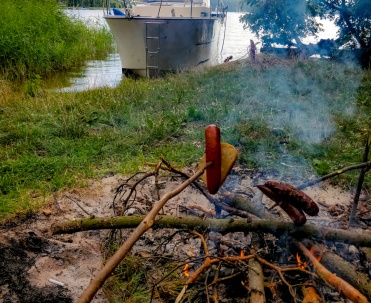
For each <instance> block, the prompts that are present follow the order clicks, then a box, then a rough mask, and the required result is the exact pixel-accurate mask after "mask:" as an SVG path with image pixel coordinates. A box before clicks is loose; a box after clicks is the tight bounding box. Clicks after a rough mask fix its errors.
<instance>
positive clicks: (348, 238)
mask: <svg viewBox="0 0 371 303" xmlns="http://www.w3.org/2000/svg"><path fill="white" fill-rule="evenodd" d="M143 218H144V216H130V217H115V218H83V219H77V220H71V221H66V222H59V223H56V224H54V226H53V234H63V233H74V232H80V231H85V230H96V229H113V228H135V227H137V226H138V225H139V224H140V223H141V222H142V221H143ZM151 228H153V229H159V228H176V229H187V230H198V231H205V230H209V231H216V232H219V233H222V234H226V233H230V232H240V231H245V232H254V231H259V232H266V233H271V234H274V235H276V236H281V235H283V234H288V235H291V236H295V237H297V238H314V239H318V240H321V241H335V242H342V243H346V244H353V245H359V246H365V247H371V234H370V232H369V231H364V230H362V229H352V230H344V229H337V228H328V227H322V226H318V225H311V224H306V225H303V226H295V224H293V223H291V222H280V221H272V220H271V219H265V220H259V219H256V220H252V221H251V222H247V220H246V219H209V218H206V219H201V218H197V217H194V216H184V217H180V218H176V217H173V216H158V218H157V220H156V221H154V222H152V225H151Z"/></svg>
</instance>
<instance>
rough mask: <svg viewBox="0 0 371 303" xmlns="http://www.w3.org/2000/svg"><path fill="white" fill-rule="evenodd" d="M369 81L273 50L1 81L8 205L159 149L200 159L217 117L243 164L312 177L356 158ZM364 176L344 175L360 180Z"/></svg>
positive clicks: (2, 179) (0, 205)
mask: <svg viewBox="0 0 371 303" xmlns="http://www.w3.org/2000/svg"><path fill="white" fill-rule="evenodd" d="M228 66H229V67H228ZM370 84H371V74H370V73H369V72H364V71H361V70H360V69H358V68H356V67H354V66H345V65H337V64H334V63H330V62H278V63H277V64H276V63H275V62H273V61H272V62H270V64H269V67H251V66H249V65H247V64H245V65H241V64H240V65H237V64H231V65H224V66H222V67H219V68H213V69H211V70H208V71H206V72H204V73H201V72H200V73H189V74H182V75H175V76H171V77H169V78H167V79H157V80H148V79H141V80H138V81H133V80H130V79H124V80H123V81H122V82H121V84H120V85H119V86H118V87H117V88H99V89H94V90H90V91H84V92H76V93H60V92H52V91H47V90H43V89H42V87H37V90H38V92H39V93H38V94H36V95H33V97H31V96H30V94H28V93H25V91H24V90H23V89H20V88H19V86H17V87H16V86H13V85H12V84H10V83H8V82H4V81H2V82H0V94H1V95H2V96H3V98H2V99H1V100H0V194H1V195H0V216H2V217H4V216H7V215H9V214H15V213H18V212H25V211H27V210H29V209H32V208H34V207H36V206H38V205H40V203H46V202H47V201H48V199H49V197H50V196H51V195H52V194H53V193H55V192H58V191H59V190H61V189H63V188H69V187H74V186H82V185H84V182H85V180H87V179H88V178H92V177H93V178H94V177H99V176H102V175H105V174H107V173H111V172H113V173H122V174H131V173H134V172H136V171H138V170H141V169H142V168H143V166H144V165H145V162H147V161H156V160H157V159H158V157H160V156H164V157H165V158H166V159H167V160H169V161H171V162H173V163H174V164H176V165H178V166H183V165H189V164H191V163H195V162H197V161H198V160H199V158H200V157H201V155H202V153H203V151H204V149H203V129H204V126H205V125H207V124H209V123H217V124H218V125H219V126H220V127H221V129H222V139H223V141H226V142H229V143H231V144H233V145H235V146H236V147H237V148H238V149H239V151H240V159H239V162H240V164H242V165H246V166H248V167H250V168H270V169H274V170H275V171H276V172H277V178H282V177H294V176H295V177H296V178H298V179H300V180H305V179H308V178H311V177H313V176H318V175H323V174H326V173H328V172H331V171H333V170H335V169H337V168H341V167H344V166H347V165H350V164H354V163H359V162H360V161H361V159H362V153H363V148H364V140H365V136H366V130H367V129H368V128H369V127H370V125H369V123H370V122H369V121H370V119H369V117H370V113H371V97H370V96H371V94H370V92H371V85H370ZM356 176H357V173H356V172H354V173H350V174H346V175H344V176H341V177H339V178H337V179H336V182H343V183H344V184H346V185H347V186H349V187H352V186H354V184H355V180H356ZM367 184H368V185H370V180H369V179H368V180H367Z"/></svg>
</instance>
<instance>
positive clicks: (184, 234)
mask: <svg viewBox="0 0 371 303" xmlns="http://www.w3.org/2000/svg"><path fill="white" fill-rule="evenodd" d="M220 137H221V136H220V130H219V128H218V127H216V126H215V125H211V126H209V127H207V128H206V129H205V146H206V152H205V155H204V156H203V158H202V159H201V161H200V163H199V165H198V167H197V169H195V170H194V171H193V172H190V171H188V172H185V171H181V170H179V169H177V168H175V167H174V166H173V165H171V163H169V162H168V161H166V160H165V159H160V160H159V161H158V163H149V165H150V166H151V167H153V170H152V171H150V172H146V173H138V174H136V175H135V176H132V177H131V178H128V179H126V180H124V181H122V182H121V184H120V185H119V186H118V187H117V189H116V194H115V197H114V200H113V204H112V207H113V209H114V211H115V214H116V216H115V217H112V218H86V219H79V220H72V221H67V222H59V223H57V224H55V225H54V226H53V233H54V234H61V233H73V232H77V231H83V230H92V229H110V230H112V231H111V239H117V235H118V232H117V231H119V230H121V229H123V228H131V229H134V230H133V231H132V232H131V234H130V236H128V237H126V238H125V239H122V238H121V239H120V240H122V241H121V242H123V244H122V245H121V247H120V248H119V249H118V250H117V251H116V252H115V253H114V254H113V255H112V256H111V257H110V259H109V260H108V261H107V263H106V265H105V266H104V267H103V268H102V269H101V270H100V271H99V272H98V273H97V274H96V275H95V277H94V278H93V279H92V280H91V282H90V284H89V285H88V286H87V288H86V289H85V291H84V292H83V293H82V295H81V297H80V299H79V300H78V302H90V301H91V300H92V299H93V298H94V295H95V294H96V292H97V291H98V290H99V289H100V288H101V286H102V285H103V284H104V282H105V281H106V280H107V278H108V277H109V276H110V275H111V274H112V272H113V271H114V269H115V268H116V267H117V266H118V264H119V263H120V262H122V260H124V259H125V257H126V256H127V255H128V254H130V253H133V252H135V248H133V247H135V245H136V244H138V243H140V241H144V240H143V237H144V234H145V233H146V232H148V231H150V230H151V233H153V234H156V233H157V232H159V233H160V234H161V236H160V239H161V240H162V241H158V242H157V243H156V245H157V246H158V247H157V249H156V250H155V251H156V253H157V254H156V258H159V259H161V258H165V255H167V254H169V253H170V252H171V254H172V255H173V254H174V251H176V247H182V253H183V255H180V254H176V255H174V258H175V259H176V261H177V265H176V266H175V267H174V269H173V271H172V272H178V274H179V276H178V277H179V281H182V288H181V290H180V291H179V292H178V293H177V294H176V295H174V294H173V295H172V299H171V300H169V299H167V300H169V302H170V301H171V302H176V303H180V302H189V301H193V300H195V299H196V297H197V298H200V296H201V297H202V299H200V300H201V301H202V302H232V301H228V300H229V299H230V298H235V299H236V298H239V300H240V301H233V302H247V301H246V300H248V302H306V303H309V302H348V300H349V301H351V302H369V300H370V299H371V284H370V280H369V273H368V272H367V269H366V268H365V267H364V268H360V264H357V266H354V264H352V263H355V262H359V261H360V260H354V259H349V258H348V257H346V258H344V256H338V255H336V252H337V250H336V249H333V247H332V246H334V245H337V243H341V244H342V245H343V249H344V250H347V249H348V250H349V247H351V246H353V247H370V246H371V236H370V234H369V232H368V231H367V229H365V230H363V229H361V228H357V229H344V228H330V227H326V226H321V225H319V224H317V223H315V222H316V221H315V218H316V217H318V216H319V215H320V214H321V212H322V211H325V210H324V208H323V207H322V206H321V205H319V204H318V203H317V202H316V201H314V200H313V199H312V198H311V197H310V196H309V195H308V194H306V193H305V192H304V191H303V190H304V189H305V188H306V187H308V186H312V185H313V184H315V182H317V183H319V182H321V181H324V180H325V179H326V176H325V177H322V178H320V179H317V180H315V181H313V180H312V181H310V182H308V183H307V184H302V185H298V186H294V185H292V184H290V183H289V182H283V181H281V180H272V179H267V178H266V179H265V180H262V178H261V179H260V180H261V182H260V184H258V185H257V186H256V190H255V191H254V190H252V191H251V192H252V193H253V194H251V192H249V191H248V190H247V189H244V188H241V187H240V188H239V191H237V190H236V188H235V187H236V186H235V185H233V186H228V184H225V185H224V186H223V184H224V183H225V182H227V183H228V181H226V180H227V177H228V176H230V177H233V176H237V175H238V174H239V172H238V170H233V167H234V165H235V163H236V160H237V157H238V152H237V151H236V149H235V148H234V147H233V146H231V145H229V144H228V143H224V142H220ZM367 165H368V166H369V163H368V164H363V166H362V165H361V166H358V167H368V166H367ZM344 171H346V169H345V170H344ZM337 173H340V172H337ZM266 177H269V175H267V176H266ZM169 178H172V179H174V178H176V179H177V180H183V181H178V186H177V187H176V188H172V189H170V190H166V191H165V193H164V190H162V189H161V186H163V185H164V184H165V183H166V182H164V181H163V180H164V179H165V180H166V179H169ZM149 180H153V181H149ZM144 184H146V185H147V186H152V188H153V191H154V193H155V195H156V196H157V201H156V202H155V203H152V204H150V205H148V204H146V205H143V200H144V198H143V196H141V195H140V188H141V187H142V186H144ZM188 187H192V188H193V190H195V191H199V192H200V193H202V195H203V197H204V200H203V201H193V203H188V204H187V205H177V207H176V208H175V209H174V207H173V208H172V210H170V209H169V208H167V205H168V201H170V200H171V199H172V198H174V197H176V196H177V195H180V194H181V193H182V191H183V190H184V189H186V188H188ZM259 192H260V193H262V194H263V195H259ZM161 193H162V194H161ZM267 203H268V204H270V205H268V204H267ZM357 203H358V201H357ZM133 210H134V211H133ZM129 213H130V215H128V214H129ZM277 213H278V215H277ZM165 229H166V230H171V231H172V232H171V233H170V235H168V234H167V232H164V230H165ZM166 235H167V236H166ZM152 242H153V243H154V242H155V241H152ZM190 243H192V244H190ZM170 248H171V249H170ZM357 251H361V248H359V249H357ZM345 255H346V254H345ZM151 258H154V255H153V250H151ZM341 264H346V266H345V267H341V266H339V265H341ZM168 276H169V275H164V277H162V278H161V279H160V280H159V281H157V282H154V283H153V286H152V287H153V288H152V295H151V301H152V302H159V301H161V300H162V301H164V299H163V298H162V296H163V290H162V291H160V290H159V289H160V288H161V285H162V284H161V283H164V282H165V281H166V279H167V277H168ZM195 289H197V291H196V293H197V294H195V291H194V290H195ZM200 293H202V295H200ZM156 300H157V301H156ZM236 300H237V299H236Z"/></svg>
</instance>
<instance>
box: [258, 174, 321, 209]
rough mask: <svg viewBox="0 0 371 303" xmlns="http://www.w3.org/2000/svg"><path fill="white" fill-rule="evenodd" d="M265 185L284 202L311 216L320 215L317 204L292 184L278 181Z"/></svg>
mask: <svg viewBox="0 0 371 303" xmlns="http://www.w3.org/2000/svg"><path fill="white" fill-rule="evenodd" d="M264 185H265V186H266V187H268V188H269V189H270V190H271V191H273V192H274V193H275V194H276V195H277V196H279V197H280V199H281V200H282V201H285V202H287V203H289V204H292V205H293V206H295V207H296V208H298V209H302V210H303V211H304V212H305V213H306V214H308V215H310V216H316V215H318V212H319V207H318V205H317V203H316V202H314V201H313V200H312V198H311V197H309V196H308V195H307V194H305V193H304V192H303V191H301V190H299V189H297V188H295V187H293V186H292V185H290V184H287V183H283V182H277V181H267V182H266V183H265V184H264Z"/></svg>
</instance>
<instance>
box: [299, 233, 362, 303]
mask: <svg viewBox="0 0 371 303" xmlns="http://www.w3.org/2000/svg"><path fill="white" fill-rule="evenodd" d="M293 242H294V244H295V245H296V246H297V247H298V248H299V249H300V250H301V251H302V252H303V254H304V255H305V257H306V258H307V259H309V260H310V261H311V262H312V264H313V266H314V268H315V270H316V272H317V274H318V276H319V277H320V278H321V279H322V280H323V281H325V282H327V283H328V284H330V285H331V286H333V287H335V288H336V289H337V290H338V291H339V292H340V293H341V294H343V295H344V296H346V297H347V298H348V299H349V300H350V301H352V302H355V303H368V302H369V301H368V300H367V298H366V297H365V296H364V295H363V294H361V293H360V292H359V291H358V290H357V289H355V288H354V287H353V286H352V285H350V284H349V283H348V282H346V281H344V280H343V279H341V278H339V277H338V276H336V275H335V274H333V273H332V272H330V271H329V270H328V269H327V268H325V267H324V266H323V265H322V264H321V263H320V262H319V261H318V260H317V258H316V257H315V256H313V254H312V253H311V252H310V251H309V250H308V249H307V248H306V247H305V246H304V245H303V244H302V243H300V242H299V241H296V240H293Z"/></svg>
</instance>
